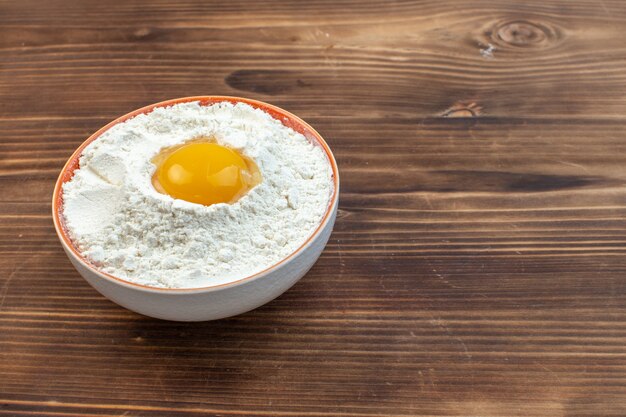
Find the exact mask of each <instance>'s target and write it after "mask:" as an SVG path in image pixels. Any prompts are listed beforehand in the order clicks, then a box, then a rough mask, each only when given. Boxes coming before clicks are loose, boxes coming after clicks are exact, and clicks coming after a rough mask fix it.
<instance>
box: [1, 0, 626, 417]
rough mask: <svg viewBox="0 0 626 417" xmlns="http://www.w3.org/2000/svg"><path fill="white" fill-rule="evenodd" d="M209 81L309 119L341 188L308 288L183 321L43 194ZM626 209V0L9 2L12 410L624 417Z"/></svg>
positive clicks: (6, 377) (5, 148) (5, 266)
mask: <svg viewBox="0 0 626 417" xmlns="http://www.w3.org/2000/svg"><path fill="white" fill-rule="evenodd" d="M490 45H491V47H490ZM201 94H224V95H240V96H247V97H252V98H256V99H260V100H263V101H268V102H270V103H273V104H276V105H278V106H281V107H284V108H285V109H287V110H289V111H292V112H294V113H296V114H298V115H300V116H301V117H303V118H304V119H306V120H307V121H309V122H310V123H311V124H313V125H314V126H315V127H316V128H317V129H318V130H319V131H320V132H321V133H322V135H324V136H325V138H326V139H327V141H328V142H329V144H330V145H331V147H332V148H333V150H334V151H335V155H336V157H337V160H338V163H339V167H340V171H341V174H342V187H343V188H342V193H341V203H340V214H339V218H338V220H337V224H336V228H335V231H334V233H333V235H332V237H331V240H330V242H329V244H328V247H327V249H326V251H325V252H324V254H323V255H322V257H321V258H320V260H319V262H318V263H317V264H316V265H315V267H314V268H313V269H312V270H311V272H310V273H309V274H308V275H307V276H306V277H305V278H304V279H303V280H302V281H301V282H300V283H298V284H297V285H296V286H295V287H294V288H292V289H291V290H290V291H288V292H287V293H285V294H284V295H283V296H282V297H280V298H279V299H277V300H275V301H273V302H272V303H270V304H268V305H266V306H264V307H262V308H260V309H258V310H256V311H253V312H250V313H248V314H244V315H242V316H239V317H234V318H231V319H226V320H221V321H217V322H208V323H196V324H178V323H171V322H165V321H159V320H153V319H149V318H146V317H142V316H139V315H137V314H134V313H131V312H129V311H126V310H124V309H123V308H121V307H118V306H117V305H115V304H113V303H111V302H109V301H107V300H106V299H104V298H103V297H102V296H100V295H99V294H98V293H96V291H94V290H93V289H92V288H91V287H89V286H88V285H87V284H86V283H85V282H84V281H83V280H82V279H81V277H80V276H79V275H78V273H76V272H75V271H74V269H73V268H72V266H71V265H70V262H69V261H68V259H67V258H66V256H65V255H64V253H63V251H62V249H61V246H60V244H59V243H58V241H57V238H56V235H55V233H54V229H53V226H52V221H51V217H50V198H51V192H52V188H53V185H54V181H55V179H56V176H57V174H58V172H59V170H60V168H61V167H62V165H63V164H64V162H65V160H66V159H67V158H68V157H69V155H70V154H71V152H72V151H73V149H74V148H76V146H77V145H78V144H79V143H81V142H82V141H83V140H84V139H85V138H86V137H87V136H88V135H89V134H90V133H92V132H94V131H95V130H97V129H98V128H99V127H100V126H102V125H104V124H105V123H107V122H108V121H110V120H112V119H114V118H115V117H117V116H119V115H121V114H123V113H126V112H128V111H130V110H133V109H135V108H138V107H141V106H143V105H146V104H149V103H152V102H156V101H160V100H164V99H168V98H174V97H180V96H188V95H201ZM625 216H626V2H624V1H622V0H604V1H602V0H598V1H592V0H562V1H561V0H536V1H521V0H520V1H513V0H491V1H487V0H475V1H472V2H468V1H448V0H424V1H402V0H400V1H367V2H366V1H357V0H352V1H346V2H336V1H330V0H307V1H303V2H299V1H295V0H294V1H257V2H245V1H241V0H237V1H219V2H218V1H215V2H203V1H197V2H196V1H173V0H152V1H149V2H148V1H146V2H143V3H139V2H135V1H129V0H126V1H82V2H78V1H69V0H68V1H60V0H51V1H30V0H19V1H9V0H3V1H2V2H1V3H0V415H7V416H23V415H37V416H79V415H80V416H191V415H216V416H217V415H220V416H257V417H264V416H284V417H292V416H309V417H322V416H323V417H333V416H350V417H356V416H467V415H472V416H530V415H533V416H625V415H626V275H625V274H626V258H625V256H626V222H624V218H625Z"/></svg>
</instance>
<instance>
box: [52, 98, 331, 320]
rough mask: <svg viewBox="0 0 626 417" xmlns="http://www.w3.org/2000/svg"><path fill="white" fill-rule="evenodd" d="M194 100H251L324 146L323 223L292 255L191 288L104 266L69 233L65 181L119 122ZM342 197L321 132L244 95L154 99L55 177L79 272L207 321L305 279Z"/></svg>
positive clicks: (145, 310)
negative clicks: (328, 171)
mask: <svg viewBox="0 0 626 417" xmlns="http://www.w3.org/2000/svg"><path fill="white" fill-rule="evenodd" d="M189 101H199V102H200V103H201V104H202V105H210V104H213V103H218V102H223V101H228V102H231V103H240V102H241V103H246V104H249V105H251V106H252V107H255V108H258V109H261V110H263V111H265V112H266V113H268V114H269V115H270V116H272V117H274V118H275V119H277V120H280V121H281V122H282V123H283V124H284V125H285V126H288V127H290V128H292V129H294V130H295V131H297V132H300V133H302V134H303V135H304V136H305V137H306V138H307V139H308V140H309V141H311V143H313V144H314V145H316V146H319V147H321V148H322V149H323V150H324V153H325V154H326V157H327V158H328V161H329V163H330V165H331V167H332V174H333V182H334V191H333V194H332V197H331V200H330V204H329V206H328V208H327V210H326V213H325V215H324V217H323V219H322V221H321V223H320V224H319V226H318V227H317V229H315V231H314V232H313V233H312V234H311V236H309V238H308V239H307V240H306V241H305V242H304V243H303V244H302V246H300V247H299V248H298V249H297V250H296V251H294V252H293V253H292V254H291V255H289V256H287V257H286V258H284V259H283V260H281V261H280V262H278V263H276V264H275V265H272V266H271V267H269V268H267V269H265V270H264V271H261V272H259V273H256V274H254V275H251V276H247V277H244V278H241V279H238V280H236V281H233V282H229V283H226V284H221V285H214V286H210V287H202V288H191V289H164V288H156V287H149V286H145V285H140V284H135V283H132V282H129V281H126V280H124V279H121V278H118V277H115V276H113V275H110V274H107V273H104V272H101V271H99V270H98V269H97V268H96V267H95V266H93V265H91V264H90V262H89V261H88V260H87V259H86V258H84V257H83V256H82V255H81V254H80V253H79V252H78V250H77V249H76V248H75V247H74V245H73V243H72V241H71V239H70V238H69V236H68V234H67V231H66V228H65V225H64V221H63V216H62V215H61V208H62V206H63V192H62V185H63V183H65V182H66V181H69V180H70V179H71V178H72V175H73V173H74V171H75V170H76V169H77V168H78V166H79V158H80V156H81V154H82V152H83V150H84V149H85V147H86V146H87V145H88V144H89V143H91V142H93V141H94V140H96V139H98V137H99V136H100V135H102V134H103V133H104V132H105V131H106V130H108V129H110V128H111V127H112V126H114V125H115V124H117V123H121V122H124V121H125V120H127V119H129V118H132V117H134V116H137V115H139V114H143V113H149V112H150V111H152V110H153V109H154V108H156V107H166V106H171V105H173V104H178V103H184V102H189ZM338 196H339V174H338V171H337V163H336V162H335V158H334V157H333V154H332V152H331V151H330V148H329V147H328V145H327V144H326V142H325V141H324V139H322V137H321V136H320V135H319V133H317V132H316V131H315V130H314V129H313V128H312V127H311V126H309V125H308V124H307V123H306V122H304V121H303V120H301V119H300V118H298V117H297V116H294V115H293V114H291V113H289V112H287V111H285V110H283V109H280V108H278V107H276V106H272V105H271V104H267V103H263V102H260V101H256V100H250V99H245V98H239V97H226V96H200V97H186V98H179V99H174V100H168V101H164V102H161V103H156V104H152V105H150V106H147V107H143V108H141V109H138V110H135V111H133V112H131V113H128V114H126V115H124V116H122V117H120V118H118V119H117V120H114V121H113V122H111V123H109V124H108V125H106V126H104V127H103V128H102V129H100V130H98V131H97V132H96V133H94V134H93V135H92V136H91V137H89V139H87V140H86V141H85V142H84V143H83V144H82V145H81V146H79V147H78V149H76V151H75V152H74V154H73V155H72V156H71V157H70V159H69V160H68V161H67V163H66V164H65V167H64V168H63V170H62V171H61V174H60V175H59V179H58V180H57V182H56V186H55V188H54V194H53V197H52V218H53V220H54V227H55V229H56V232H57V234H58V236H59V240H60V241H61V244H62V245H63V249H64V250H65V253H66V254H67V256H68V257H69V259H70V261H71V262H72V264H73V265H74V267H75V268H76V270H77V271H78V272H79V273H80V275H82V276H83V278H85V280H87V282H88V283H89V284H91V286H93V287H94V288H95V289H96V290H98V291H99V292H100V293H101V294H102V295H104V296H105V297H107V298H108V299H110V300H111V301H113V302H115V303H117V304H119V305H121V306H123V307H126V308H127V309H129V310H132V311H135V312H137V313H140V314H144V315H146V316H150V317H155V318H159V319H165V320H176V321H203V320H216V319H220V318H224V317H229V316H234V315H236V314H241V313H244V312H246V311H249V310H252V309H254V308H256V307H259V306H261V305H263V304H265V303H267V302H269V301H271V300H273V299H274V298H276V297H278V296H279V295H280V294H282V293H283V292H285V291H286V290H287V289H289V288H290V287H291V286H292V285H294V284H295V283H296V282H297V281H298V280H299V279H300V278H302V276H304V274H306V272H307V271H308V270H309V269H310V268H311V267H312V266H313V264H314V263H315V261H316V260H317V258H318V257H319V256H320V254H321V253H322V250H323V249H324V246H326V243H327V242H328V238H329V237H330V233H331V231H332V228H333V225H334V223H335V217H336V214H337V204H338Z"/></svg>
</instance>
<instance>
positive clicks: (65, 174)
mask: <svg viewBox="0 0 626 417" xmlns="http://www.w3.org/2000/svg"><path fill="white" fill-rule="evenodd" d="M196 101H197V102H200V105H203V106H206V105H212V104H216V103H221V102H229V103H232V104H237V103H245V104H248V105H250V106H252V107H254V108H256V109H259V110H262V111H264V112H265V113H267V114H269V115H270V116H271V117H273V118H274V119H276V120H279V121H280V122H281V123H283V125H285V126H287V127H290V128H292V129H293V130H295V131H297V132H299V133H301V134H303V135H304V136H305V137H306V138H307V140H309V141H310V142H312V143H313V145H316V146H319V147H321V148H322V150H323V151H324V153H325V155H326V157H327V159H328V161H329V163H330V166H331V170H332V180H333V192H332V195H331V197H330V199H329V202H328V206H327V207H326V211H325V213H324V217H323V218H322V220H321V221H320V223H319V224H318V226H317V228H316V229H315V230H314V231H313V232H312V233H311V234H310V235H309V236H308V237H307V239H306V240H305V241H304V242H303V243H302V244H301V245H300V246H299V247H298V248H297V249H296V250H294V251H293V252H291V253H290V254H289V255H288V256H286V257H284V258H283V259H281V260H280V261H278V262H276V263H274V264H272V265H270V266H269V267H267V268H265V269H263V270H262V271H259V272H256V273H254V274H252V275H248V276H245V277H243V278H240V279H237V280H235V281H231V282H226V283H223V284H217V285H209V286H204V287H193V288H160V287H153V286H149V285H144V284H138V283H135V282H132V281H128V280H125V279H123V278H120V277H117V276H115V275H112V274H109V273H107V272H103V271H101V270H99V269H98V268H96V267H95V266H94V265H92V264H91V263H90V262H89V261H88V260H87V259H86V258H85V257H84V256H83V255H82V254H80V252H78V250H77V249H76V247H75V246H74V243H73V242H72V240H71V239H70V237H69V236H68V234H67V231H66V227H65V225H64V221H63V220H62V217H61V207H62V203H63V193H62V186H63V184H64V183H65V182H67V181H69V180H70V179H71V178H72V177H73V174H74V171H75V170H76V169H78V167H79V159H80V156H81V155H82V153H83V151H84V149H85V148H86V147H87V146H88V145H89V144H90V143H92V142H93V141H95V140H96V139H98V138H99V137H100V136H101V135H102V134H103V133H104V132H106V131H107V130H109V129H110V128H112V127H113V126H115V125H117V124H119V123H123V122H125V121H127V120H129V119H131V118H133V117H135V116H139V115H141V114H148V113H150V112H152V111H153V110H154V109H156V108H160V107H168V106H172V105H175V104H181V103H188V102H196ZM338 198H339V170H338V168H337V162H336V161H335V157H334V155H333V153H332V151H331V150H330V147H329V146H328V144H327V143H326V141H325V140H324V139H323V138H322V135H320V134H319V133H318V132H317V131H316V130H315V129H313V127H311V125H309V124H308V123H307V122H305V121H304V120H302V119H301V118H299V117H298V116H296V115H295V114H293V113H290V112H288V111H287V110H284V109H282V108H280V107H278V106H274V105H272V104H269V103H265V102H262V101H259V100H254V99H249V98H244V97H236V96H221V95H218V96H189V97H180V98H174V99H170V100H165V101H160V102H158V103H153V104H149V105H147V106H144V107H141V108H139V109H136V110H133V111H131V112H129V113H126V114H124V115H123V116H120V117H118V118H116V119H115V120H113V121H111V122H109V123H107V124H106V125H104V126H103V127H101V128H100V129H98V130H97V131H96V132H95V133H93V134H92V135H91V136H89V137H88V138H87V139H86V140H85V141H84V142H83V143H81V144H80V145H79V146H78V148H76V150H74V152H73V153H72V155H71V156H70V157H69V159H68V160H67V162H66V163H65V165H64V166H63V168H62V169H61V172H60V174H59V176H58V178H57V180H56V183H55V185H54V191H53V193H52V219H53V223H54V229H55V231H56V233H57V236H58V237H59V240H60V241H61V243H62V245H63V246H64V248H65V249H66V252H68V251H69V253H70V254H71V255H72V256H73V257H74V259H75V260H76V261H78V262H79V263H80V264H81V265H82V266H83V267H84V268H86V269H88V270H90V271H91V272H93V273H95V274H96V275H97V276H98V277H99V278H102V279H104V280H106V281H109V282H111V283H114V284H118V285H120V284H121V285H123V286H125V287H127V288H132V289H137V290H141V291H147V292H155V293H160V294H163V293H169V294H189V293H203V292H212V291H218V290H223V289H226V288H231V287H236V286H239V285H241V284H244V283H247V282H250V281H254V280H257V279H260V278H262V277H264V276H266V275H268V274H270V273H272V272H274V271H275V270H277V269H279V268H280V267H282V266H284V265H285V264H286V263H288V262H289V261H290V260H292V259H293V258H295V257H296V256H297V255H299V254H300V253H302V252H303V251H304V250H305V249H306V248H307V247H309V246H310V245H311V243H312V242H313V241H314V240H315V239H316V238H317V237H318V236H319V235H320V234H321V232H322V231H323V230H324V229H325V227H326V225H327V224H328V222H329V221H330V219H331V217H332V215H333V213H334V211H335V209H336V207H337V201H338Z"/></svg>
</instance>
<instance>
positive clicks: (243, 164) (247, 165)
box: [152, 141, 261, 206]
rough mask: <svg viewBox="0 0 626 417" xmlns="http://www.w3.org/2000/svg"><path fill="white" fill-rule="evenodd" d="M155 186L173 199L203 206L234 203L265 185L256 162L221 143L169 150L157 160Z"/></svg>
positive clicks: (153, 180) (196, 143) (191, 143)
mask: <svg viewBox="0 0 626 417" xmlns="http://www.w3.org/2000/svg"><path fill="white" fill-rule="evenodd" d="M152 162H153V163H155V164H156V165H157V169H156V172H155V173H154V176H153V177H152V183H153V185H154V187H155V189H156V190H157V191H159V192H160V193H162V194H168V195H170V196H172V197H173V198H177V199H180V200H186V201H190V202H192V203H197V204H203V205H205V206H208V205H211V204H217V203H234V202H235V201H237V200H238V199H239V198H241V197H242V196H243V195H244V194H245V193H247V192H248V191H249V190H250V189H251V188H252V187H254V186H255V185H257V184H258V183H259V182H261V174H260V173H259V170H258V168H257V166H256V165H255V164H254V162H252V160H250V159H248V158H246V157H244V156H243V155H241V154H239V153H238V152H236V151H234V150H233V149H230V148H227V147H225V146H222V145H218V144H217V143H211V142H206V141H195V142H190V143H187V144H184V145H182V146H176V147H173V148H168V149H165V150H163V151H161V153H159V154H158V155H157V156H156V157H155V158H154V159H153V160H152Z"/></svg>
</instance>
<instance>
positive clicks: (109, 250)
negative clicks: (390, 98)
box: [63, 102, 333, 288]
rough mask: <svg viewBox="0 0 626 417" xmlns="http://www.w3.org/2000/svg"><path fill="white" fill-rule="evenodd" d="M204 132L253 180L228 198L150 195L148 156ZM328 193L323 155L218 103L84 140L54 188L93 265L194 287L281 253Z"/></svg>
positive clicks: (257, 267) (145, 280) (318, 213)
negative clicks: (199, 200)
mask: <svg viewBox="0 0 626 417" xmlns="http://www.w3.org/2000/svg"><path fill="white" fill-rule="evenodd" d="M200 137H214V138H215V139H216V140H217V142H218V143H219V144H221V145H224V146H228V147H231V148H233V149H236V150H238V151H239V152H241V153H242V154H244V155H245V156H247V157H249V158H251V159H253V160H254V161H255V163H256V164H257V165H258V167H259V170H260V172H261V175H262V177H263V181H262V182H261V183H260V184H259V185H257V186H256V187H254V188H253V189H252V190H250V191H249V192H248V193H247V194H246V195H245V196H243V197H242V198H241V199H239V200H238V201H237V202H235V203H233V204H214V205H211V206H203V205H198V204H194V203H190V202H186V201H183V200H175V199H173V198H171V197H170V196H167V195H163V194H160V193H158V192H157V191H156V190H155V189H154V187H153V186H152V183H151V178H152V175H153V174H154V171H155V168H156V167H155V166H154V165H153V164H152V162H151V159H152V158H153V157H154V156H155V155H156V154H157V153H158V152H159V151H160V150H161V149H162V148H166V147H170V146H173V145H177V144H181V143H185V142H187V141H189V140H193V139H195V138H200ZM332 191H333V183H332V172H331V168H330V164H329V161H328V159H327V158H326V155H325V154H324V152H323V151H322V149H320V148H319V147H317V146H314V145H312V144H311V143H310V142H309V141H308V140H307V139H306V138H305V137H304V136H303V135H301V134H300V133H297V132H295V131H293V130H292V129H290V128H287V127H285V126H283V125H282V124H281V123H280V122H279V121H278V120H275V119H273V118H272V117H271V116H269V115H268V114H266V113H265V112H263V111H261V110H258V109H254V108H253V107H251V106H249V105H246V104H242V103H239V104H235V105H233V104H231V103H227V102H223V103H218V104H214V105H211V106H201V105H200V104H199V103H198V102H190V103H182V104H176V105H173V106H170V107H163V108H156V109H154V110H153V111H152V112H151V113H149V114H144V115H139V116H136V117H134V118H132V119H130V120H127V121H126V122H124V123H120V124H117V125H115V126H114V127H112V128H111V129H109V130H108V131H107V132H105V133H104V134H102V136H101V137H99V138H98V139H96V140H95V141H94V142H92V143H91V144H90V145H89V146H87V147H86V148H85V150H84V152H83V154H82V156H81V158H80V167H79V169H78V170H76V171H75V174H74V177H73V178H72V179H71V180H70V181H68V182H66V183H65V184H64V185H63V199H64V205H63V216H64V219H65V223H66V225H67V229H68V232H69V235H70V237H71V238H72V240H73V242H74V244H75V245H76V247H77V248H78V250H79V251H80V252H81V253H82V254H83V255H84V256H85V257H86V258H87V259H88V260H89V261H90V262H91V263H93V264H94V265H95V266H96V267H97V268H99V269H100V270H102V271H104V272H107V273H110V274H112V275H115V276H117V277H120V278H123V279H125V280H128V281H131V282H136V283H139V284H144V285H149V286H153V287H161V288H197V287H204V286H211V285H218V284H223V283H227V282H232V281H236V280H238V279H241V278H244V277H246V276H249V275H251V274H254V273H256V272H259V271H262V270H264V269H266V268H268V267H270V266H272V265H273V264H275V263H277V262H279V261H280V260H281V259H283V258H284V257H286V256H288V255H289V254H291V253H292V252H293V251H294V250H296V249H297V248H298V247H299V246H301V245H302V244H303V243H304V241H305V240H306V239H307V238H308V237H309V236H310V235H311V234H312V233H313V231H314V230H315V228H316V227H317V226H318V225H319V223H320V222H321V219H322V218H323V216H324V213H325V211H326V209H327V207H328V204H329V200H330V196H331V194H332Z"/></svg>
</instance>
